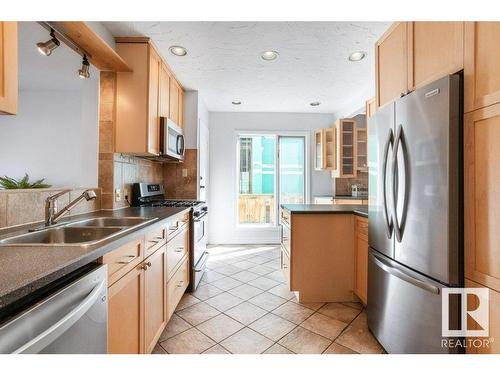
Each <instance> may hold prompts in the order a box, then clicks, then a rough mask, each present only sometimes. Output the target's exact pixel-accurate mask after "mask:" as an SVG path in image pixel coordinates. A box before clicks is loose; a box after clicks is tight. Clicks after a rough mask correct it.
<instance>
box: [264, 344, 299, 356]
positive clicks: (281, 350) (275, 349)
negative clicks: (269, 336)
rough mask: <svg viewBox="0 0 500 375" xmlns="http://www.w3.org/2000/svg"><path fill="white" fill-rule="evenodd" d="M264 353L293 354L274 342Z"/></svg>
mask: <svg viewBox="0 0 500 375" xmlns="http://www.w3.org/2000/svg"><path fill="white" fill-rule="evenodd" d="M264 354H295V353H294V352H291V351H290V350H288V349H287V348H285V347H283V346H281V345H280V344H274V345H273V346H271V347H270V348H269V349H267V350H266V351H265V352H264Z"/></svg>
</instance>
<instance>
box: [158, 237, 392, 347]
mask: <svg viewBox="0 0 500 375" xmlns="http://www.w3.org/2000/svg"><path fill="white" fill-rule="evenodd" d="M209 252H210V254H211V255H210V258H209V261H208V271H207V272H206V274H205V275H204V277H203V279H202V281H201V285H200V286H199V287H198V289H197V290H196V291H195V292H194V293H192V294H185V295H184V297H183V298H182V300H181V302H180V303H179V305H178V307H177V310H176V311H175V313H174V315H173V316H172V318H171V320H170V321H169V323H168V325H167V327H166V328H165V331H164V332H163V334H162V335H161V337H160V340H159V343H158V345H157V346H156V348H155V350H154V353H157V354H166V353H172V354H184V353H185V354H187V353H189V354H193V353H203V354H230V353H234V354H245V353H251V354H257V353H272V354H294V353H297V354H308V353H311V354H320V353H323V354H351V353H353V354H354V353H383V352H384V350H383V348H382V347H381V346H380V345H379V344H378V342H377V341H376V340H375V338H374V337H373V336H372V334H371V333H370V332H369V331H368V327H367V325H366V314H365V311H364V310H363V306H362V305H361V304H358V303H352V302H345V303H326V304H325V303H309V304H299V303H298V302H297V300H296V298H295V295H294V294H293V293H292V292H290V291H289V290H288V287H287V285H286V284H285V280H284V278H283V276H282V274H281V271H280V261H279V256H280V251H279V247H276V246H272V245H270V246H216V247H211V248H210V249H209Z"/></svg>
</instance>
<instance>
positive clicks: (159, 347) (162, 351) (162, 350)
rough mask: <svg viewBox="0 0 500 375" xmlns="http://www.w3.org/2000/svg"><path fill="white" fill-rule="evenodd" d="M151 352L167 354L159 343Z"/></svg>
mask: <svg viewBox="0 0 500 375" xmlns="http://www.w3.org/2000/svg"><path fill="white" fill-rule="evenodd" d="M151 354H168V353H167V352H166V351H165V349H163V348H162V347H161V345H160V343H158V344H156V345H155V347H154V349H153V351H152V352H151Z"/></svg>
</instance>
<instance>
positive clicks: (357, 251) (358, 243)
mask: <svg viewBox="0 0 500 375" xmlns="http://www.w3.org/2000/svg"><path fill="white" fill-rule="evenodd" d="M354 220H355V236H356V239H355V247H354V293H355V294H356V295H357V296H358V297H359V299H360V300H361V301H362V302H363V303H364V304H365V305H366V303H367V295H368V219H366V218H364V217H359V216H356V217H355V218H354Z"/></svg>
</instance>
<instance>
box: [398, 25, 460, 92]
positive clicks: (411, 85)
mask: <svg viewBox="0 0 500 375" xmlns="http://www.w3.org/2000/svg"><path fill="white" fill-rule="evenodd" d="M463 67H464V22H408V90H409V91H413V90H415V89H416V88H418V87H422V86H425V85H426V84H428V83H431V82H433V81H435V80H437V79H439V78H441V77H444V76H446V75H448V74H453V73H456V72H458V71H460V70H462V69H463Z"/></svg>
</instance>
